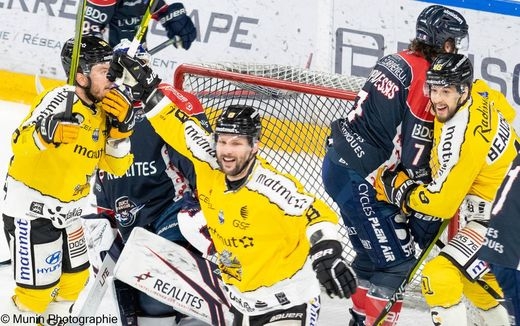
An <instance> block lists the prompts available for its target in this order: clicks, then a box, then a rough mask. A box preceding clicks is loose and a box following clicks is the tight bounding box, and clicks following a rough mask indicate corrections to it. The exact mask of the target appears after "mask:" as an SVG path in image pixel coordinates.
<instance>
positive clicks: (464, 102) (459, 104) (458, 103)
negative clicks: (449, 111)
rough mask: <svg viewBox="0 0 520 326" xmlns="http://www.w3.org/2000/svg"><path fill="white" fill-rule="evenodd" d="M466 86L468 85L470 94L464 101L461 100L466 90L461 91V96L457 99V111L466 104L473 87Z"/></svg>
mask: <svg viewBox="0 0 520 326" xmlns="http://www.w3.org/2000/svg"><path fill="white" fill-rule="evenodd" d="M466 87H467V90H468V93H467V94H468V95H467V96H466V98H465V99H464V100H463V101H462V102H460V99H461V98H462V95H463V94H464V92H460V91H459V94H460V97H459V99H458V101H457V109H456V110H455V112H458V111H459V109H460V108H461V107H463V106H464V104H466V102H467V101H468V100H469V92H470V91H471V87H470V86H466Z"/></svg>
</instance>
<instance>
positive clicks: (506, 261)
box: [479, 142, 520, 325]
mask: <svg viewBox="0 0 520 326" xmlns="http://www.w3.org/2000/svg"><path fill="white" fill-rule="evenodd" d="M516 146H517V150H518V152H519V153H518V154H520V145H519V143H518V142H517V143H516ZM519 172H520V155H517V156H516V159H515V160H514V161H513V165H512V167H511V169H510V170H509V172H508V174H507V176H506V178H505V180H504V181H503V182H502V185H501V187H500V189H499V190H498V193H497V197H496V199H495V202H494V204H493V209H492V211H491V214H492V215H491V221H490V223H489V227H488V230H487V233H486V237H485V239H484V245H483V247H482V248H481V249H480V255H479V257H480V258H481V259H483V260H485V261H487V262H489V263H490V265H491V271H492V272H493V274H495V277H496V278H497V281H498V284H499V285H500V287H501V288H502V291H504V296H505V298H506V303H505V306H506V308H507V309H508V311H509V314H510V315H511V316H514V318H515V319H514V321H515V322H516V325H518V324H519V323H520V237H519V236H518V235H519V234H520V201H519V200H518V197H517V196H515V194H518V193H520V178H519V177H520V175H519Z"/></svg>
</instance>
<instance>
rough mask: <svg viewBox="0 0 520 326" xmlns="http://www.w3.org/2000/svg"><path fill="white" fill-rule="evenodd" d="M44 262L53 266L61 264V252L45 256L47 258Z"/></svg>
mask: <svg viewBox="0 0 520 326" xmlns="http://www.w3.org/2000/svg"><path fill="white" fill-rule="evenodd" d="M45 262H46V263H47V264H49V265H54V264H57V263H59V262H61V251H56V252H54V253H52V254H50V255H49V256H47V258H45Z"/></svg>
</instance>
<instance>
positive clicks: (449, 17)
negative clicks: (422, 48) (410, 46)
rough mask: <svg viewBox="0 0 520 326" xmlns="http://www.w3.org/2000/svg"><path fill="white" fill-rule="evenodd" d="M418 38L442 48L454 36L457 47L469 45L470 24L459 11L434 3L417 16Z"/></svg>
mask: <svg viewBox="0 0 520 326" xmlns="http://www.w3.org/2000/svg"><path fill="white" fill-rule="evenodd" d="M415 29H416V39H418V40H420V41H421V42H423V43H425V44H428V45H430V46H434V47H437V48H442V47H443V45H444V42H446V40H448V39H450V38H452V39H453V40H454V41H455V45H456V47H457V48H464V47H467V45H468V43H469V42H468V24H467V23H466V19H464V17H463V16H462V15H461V14H460V13H459V12H457V11H455V10H453V9H450V8H446V7H444V6H439V5H433V6H429V7H427V8H425V9H424V10H423V11H422V12H421V13H420V14H419V17H417V23H416V28H415Z"/></svg>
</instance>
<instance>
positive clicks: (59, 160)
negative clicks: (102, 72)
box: [4, 86, 133, 227]
mask: <svg viewBox="0 0 520 326" xmlns="http://www.w3.org/2000/svg"><path fill="white" fill-rule="evenodd" d="M71 91H72V92H73V91H74V88H73V87H71V86H61V87H57V88H54V89H51V90H48V91H46V92H43V93H42V94H40V95H39V96H38V97H37V98H36V99H35V101H34V103H33V105H32V106H31V109H30V112H29V114H28V115H27V117H26V118H25V119H24V120H23V121H22V123H21V125H20V126H19V127H18V128H17V129H16V130H15V131H14V133H13V136H12V140H11V146H12V150H13V158H12V159H11V163H10V165H9V168H8V173H7V174H8V176H7V194H6V205H5V206H6V207H5V212H4V213H5V214H6V215H9V216H13V217H22V216H25V217H28V218H40V217H46V218H50V219H51V220H53V221H55V222H56V223H57V225H56V226H57V227H61V226H63V225H62V224H63V223H65V224H68V221H69V220H71V219H74V218H78V217H79V216H81V215H82V213H83V212H82V210H83V207H84V205H85V199H86V197H87V195H88V194H89V192H90V179H91V175H92V173H93V172H94V171H95V169H96V168H98V167H99V168H101V169H103V170H106V171H111V173H113V174H115V175H122V174H124V173H125V172H126V170H127V169H128V167H129V166H130V164H131V162H132V157H133V156H132V155H131V154H129V153H128V152H127V153H126V155H124V156H122V157H115V156H112V155H110V154H107V148H106V146H107V139H108V136H107V135H108V130H109V129H108V128H109V124H108V122H107V115H106V113H105V112H104V111H103V110H101V109H99V108H96V106H94V105H91V106H88V105H86V104H84V103H83V102H82V101H81V100H80V99H79V98H78V97H77V95H76V94H74V102H73V103H74V104H73V107H72V114H73V115H74V116H75V117H77V118H78V119H79V121H80V125H81V129H80V132H79V135H78V138H77V140H76V141H75V142H74V143H69V144H59V145H54V144H46V143H44V142H43V141H42V140H41V138H40V137H39V135H38V134H37V133H38V131H37V130H36V123H37V121H39V120H41V119H42V118H44V117H47V116H49V115H51V114H56V113H59V112H64V111H65V107H66V102H67V94H68V93H69V92H71ZM56 223H55V224H56Z"/></svg>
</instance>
